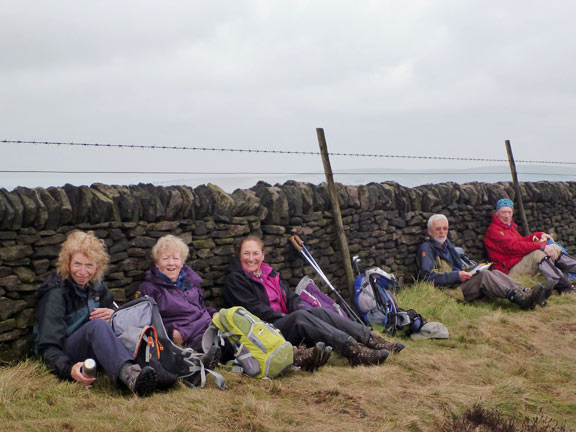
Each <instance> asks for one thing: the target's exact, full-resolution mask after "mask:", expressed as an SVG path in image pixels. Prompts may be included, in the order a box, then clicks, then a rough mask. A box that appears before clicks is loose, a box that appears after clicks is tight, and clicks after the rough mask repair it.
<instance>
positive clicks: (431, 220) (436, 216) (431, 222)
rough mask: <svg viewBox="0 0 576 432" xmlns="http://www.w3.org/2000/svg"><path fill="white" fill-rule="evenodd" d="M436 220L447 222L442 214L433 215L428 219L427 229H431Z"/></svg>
mask: <svg viewBox="0 0 576 432" xmlns="http://www.w3.org/2000/svg"><path fill="white" fill-rule="evenodd" d="M437 220H445V221H446V222H448V218H447V217H446V216H444V215H443V214H440V213H436V214H433V215H432V216H430V217H429V218H428V229H432V224H433V223H434V222H436V221H437Z"/></svg>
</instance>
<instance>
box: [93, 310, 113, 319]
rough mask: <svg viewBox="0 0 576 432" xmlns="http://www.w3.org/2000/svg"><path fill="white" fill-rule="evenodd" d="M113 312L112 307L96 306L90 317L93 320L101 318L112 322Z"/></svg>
mask: <svg viewBox="0 0 576 432" xmlns="http://www.w3.org/2000/svg"><path fill="white" fill-rule="evenodd" d="M113 313H114V311H113V310H112V309H108V308H94V309H93V310H92V312H91V313H90V319H91V320H93V319H98V318H100V319H103V320H106V321H107V322H110V317H111V316H112V314H113Z"/></svg>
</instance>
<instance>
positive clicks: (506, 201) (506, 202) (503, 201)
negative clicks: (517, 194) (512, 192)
mask: <svg viewBox="0 0 576 432" xmlns="http://www.w3.org/2000/svg"><path fill="white" fill-rule="evenodd" d="M502 207H511V208H512V209H513V208H514V203H513V202H512V200H509V199H508V198H502V199H499V200H498V202H497V203H496V211H498V210H500V209H501V208H502Z"/></svg>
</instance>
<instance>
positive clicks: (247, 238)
mask: <svg viewBox="0 0 576 432" xmlns="http://www.w3.org/2000/svg"><path fill="white" fill-rule="evenodd" d="M248 241H254V242H256V243H258V245H259V246H260V248H261V249H262V252H264V242H263V241H262V239H261V238H260V237H258V236H257V235H255V234H248V235H247V236H245V237H244V238H243V239H242V241H241V242H240V244H239V245H238V251H237V253H238V256H240V254H241V253H242V246H243V245H244V243H246V242H248Z"/></svg>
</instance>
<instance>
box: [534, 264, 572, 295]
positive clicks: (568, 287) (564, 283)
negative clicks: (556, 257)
mask: <svg viewBox="0 0 576 432" xmlns="http://www.w3.org/2000/svg"><path fill="white" fill-rule="evenodd" d="M556 262H558V261H556ZM556 265H557V264H554V262H553V261H552V259H550V257H549V256H545V257H544V258H543V259H542V261H541V262H540V264H539V268H540V272H541V273H542V275H543V276H544V277H545V278H546V281H553V284H554V288H556V290H558V292H560V293H562V292H569V291H572V290H573V289H574V287H573V286H572V283H571V282H570V281H569V280H568V278H567V277H566V275H564V273H562V270H560V268H559V267H557V266H556ZM560 265H562V263H561V264H560Z"/></svg>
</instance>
